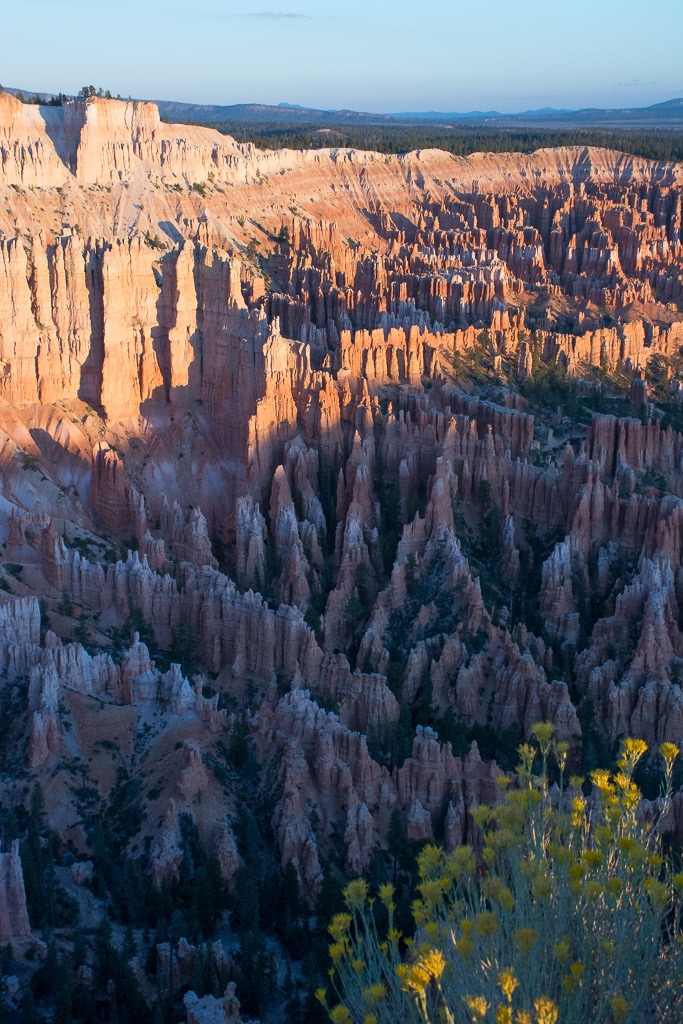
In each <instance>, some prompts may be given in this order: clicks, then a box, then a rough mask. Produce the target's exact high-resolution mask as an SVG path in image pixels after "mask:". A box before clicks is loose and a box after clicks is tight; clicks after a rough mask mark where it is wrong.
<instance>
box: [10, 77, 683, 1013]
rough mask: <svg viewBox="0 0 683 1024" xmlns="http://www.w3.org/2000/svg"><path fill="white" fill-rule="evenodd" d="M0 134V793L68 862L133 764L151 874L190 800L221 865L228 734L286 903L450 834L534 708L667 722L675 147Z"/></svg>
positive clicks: (628, 722) (13, 918)
mask: <svg viewBox="0 0 683 1024" xmlns="http://www.w3.org/2000/svg"><path fill="white" fill-rule="evenodd" d="M0 159H1V170H0V484H1V486H2V496H1V498H0V541H1V543H2V564H1V566H0V569H1V570H2V580H1V581H0V585H1V586H2V588H3V589H2V590H1V591H0V672H1V673H2V683H1V684H0V685H1V687H2V706H3V713H4V720H5V721H7V722H9V727H8V730H7V737H6V738H5V739H4V740H3V743H4V747H3V750H4V752H5V755H6V756H5V769H4V772H5V774H4V777H3V781H4V794H5V795H4V796H3V811H9V809H10V808H12V807H24V806H28V789H29V786H28V785H27V778H28V779H30V780H31V781H36V780H37V781H39V782H40V783H41V785H42V788H43V791H44V793H45V798H46V804H47V808H48V815H49V822H50V825H51V827H52V829H53V830H54V831H55V832H56V834H57V835H58V836H59V837H60V839H61V841H62V842H63V843H64V844H69V845H70V849H71V855H72V857H75V858H76V860H77V862H78V863H80V862H85V861H86V860H88V859H91V858H92V857H93V831H92V815H93V813H94V811H95V810H97V813H98V814H100V815H105V816H106V814H107V813H109V811H110V810H111V807H112V806H113V805H114V803H115V801H116V800H119V798H120V797H121V792H122V789H123V790H125V787H126V786H134V787H135V791H136V793H137V794H138V797H139V799H144V800H145V804H146V805H145V807H144V809H142V810H141V812H140V818H139V822H138V826H137V827H136V829H135V830H134V832H133V833H132V834H130V835H128V834H127V835H126V837H125V842H124V846H123V850H122V853H123V854H125V855H126V856H128V857H130V858H134V859H135V860H136V863H138V864H139V867H140V870H141V871H142V872H143V873H144V874H145V876H146V877H148V878H149V879H150V882H151V884H153V885H154V886H156V887H157V888H158V887H163V885H164V884H172V883H173V882H174V881H175V882H176V883H178V884H181V882H182V878H183V877H184V875H183V872H184V871H186V870H187V864H188V852H187V849H188V847H187V828H189V827H190V826H189V825H188V820H189V821H190V822H191V823H192V827H193V828H195V829H196V831H197V835H198V837H199V840H198V841H201V843H202V844H203V845H204V847H205V848H206V849H207V850H210V851H211V853H212V855H213V856H215V857H216V858H217V862H218V864H219V865H220V873H221V875H222V878H223V880H224V882H225V884H226V885H227V886H228V887H230V886H234V884H235V878H236V877H237V875H238V872H239V871H240V865H241V864H242V860H243V857H244V856H245V853H244V850H245V846H244V837H242V838H240V837H239V836H238V837H236V825H235V822H236V821H238V820H239V816H240V813H241V810H240V808H242V807H243V805H244V802H245V791H244V788H243V787H242V784H241V783H240V784H238V783H237V781H236V777H237V776H239V774H240V773H239V770H238V771H237V776H236V775H235V771H236V769H241V768H242V767H243V766H244V763H245V761H244V758H243V756H242V754H240V755H239V756H237V755H236V754H235V750H236V749H237V747H239V745H240V744H242V747H243V748H244V749H246V750H247V751H248V752H249V753H248V763H249V764H250V765H252V766H255V767H254V772H255V775H253V776H252V782H253V778H256V779H257V780H258V781H257V782H256V783H254V785H256V788H257V790H258V791H259V792H261V793H263V792H267V795H268V799H269V801H270V803H269V804H268V812H267V814H266V815H265V817H264V819H263V820H264V821H266V825H264V834H267V835H269V836H270V839H269V841H272V842H274V843H276V844H277V858H278V860H279V861H280V863H281V865H282V867H283V868H284V867H285V866H286V865H288V864H291V865H293V867H294V869H295V872H296V876H297V878H298V880H299V884H300V886H301V890H302V893H303V896H304V898H305V899H306V900H308V901H309V902H310V901H313V900H314V899H315V898H316V896H317V894H318V893H319V892H320V890H321V886H322V885H323V880H324V876H325V869H326V867H328V866H329V865H330V864H335V865H337V867H338V870H339V872H341V873H344V872H347V873H351V874H353V873H358V872H360V871H366V870H367V869H368V867H369V866H370V865H371V864H372V863H374V862H375V861H376V860H377V858H378V857H379V858H381V857H382V856H383V855H386V851H387V850H388V851H389V853H391V847H390V836H391V837H392V838H391V842H392V843H394V844H395V842H396V836H397V835H398V834H401V835H402V836H403V837H404V839H405V841H406V842H408V843H417V842H419V841H420V840H424V839H426V838H432V837H435V836H436V837H438V838H441V839H443V841H444V842H445V843H446V844H448V845H457V844H458V843H460V842H462V841H463V840H464V839H466V838H470V837H471V835H472V830H473V829H475V828H476V826H475V825H474V822H473V820H472V818H471V816H470V814H469V811H470V808H471V807H472V806H474V805H475V804H477V803H479V802H482V801H485V802H489V801H491V800H493V799H495V791H496V781H495V780H496V776H497V775H498V774H499V771H500V769H499V767H498V766H497V763H498V764H502V765H503V767H505V768H509V767H511V766H512V764H513V763H514V759H515V748H516V745H517V744H518V743H519V742H520V741H521V740H522V739H524V738H525V737H527V736H528V735H529V731H530V729H531V727H532V725H533V724H534V723H535V722H538V721H540V720H550V721H552V722H553V723H554V725H555V727H556V730H557V734H558V736H559V737H560V738H562V739H566V740H567V741H568V743H569V744H570V755H569V756H570V760H571V763H572V765H573V766H574V767H577V768H578V767H579V766H581V765H583V766H584V767H591V766H595V765H596V764H597V763H602V762H603V761H604V760H605V759H606V758H607V759H609V757H610V754H611V751H612V750H613V748H614V745H615V744H616V743H617V741H618V740H619V738H620V737H622V736H624V735H625V734H633V735H638V736H642V737H643V738H644V739H646V740H647V741H648V743H650V744H657V743H659V742H661V741H663V740H672V741H674V742H678V743H680V742H681V740H682V739H683V693H682V691H681V684H682V682H683V631H682V623H683V620H682V614H683V433H682V431H683V410H682V407H681V404H680V403H681V366H682V361H681V351H682V350H683V348H682V347H683V312H682V311H683V283H682V282H683V276H682V273H681V271H682V266H683V247H682V243H681V220H682V212H683V169H682V168H681V167H680V166H677V165H669V164H655V163H651V162H648V161H645V160H639V159H635V158H631V157H626V156H623V155H622V154H618V153H611V152H608V151H593V150H554V151H541V152H538V153H533V154H530V155H528V156H520V155H508V156H493V155H485V154H481V155H477V156H474V157H470V158H468V159H459V158H455V157H451V156H449V155H447V154H444V153H441V152H436V151H430V152H422V153H411V154H407V155H406V156H402V157H384V156H380V155H377V154H371V153H359V152H353V151H340V150H333V151H316V152H314V153H313V152H311V153H294V152H287V151H280V152H271V153H260V152H258V151H256V150H254V149H253V148H252V147H250V146H240V145H237V144H236V143H234V142H233V141H232V140H231V139H229V138H226V137H224V136H221V135H219V134H218V133H217V132H214V131H211V130H208V129H199V128H194V127H185V126H178V125H167V124H164V123H162V122H161V121H160V119H159V116H158V112H157V110H156V108H155V107H154V106H153V105H151V104H141V103H133V102H128V103H124V102H118V101H108V100H99V99H92V100H88V101H74V102H71V103H67V104H66V105H65V106H64V107H61V108H42V107H41V108H38V107H32V106H24V105H22V104H20V103H18V102H17V101H16V100H15V99H14V98H13V97H11V96H9V95H7V94H0ZM474 741H476V742H477V743H478V746H477V745H475V743H474ZM242 747H240V749H242ZM230 750H232V754H231V753H230ZM226 751H228V753H227V755H226ZM243 753H244V751H243ZM244 757H246V755H244ZM226 758H227V759H226ZM496 762H497V763H496ZM27 772H28V773H29V774H28V776H27V775H26V773H27ZM72 772H76V773H79V775H80V778H81V782H82V785H81V787H80V788H78V787H74V786H72V785H70V784H69V779H70V773H72ZM122 772H123V774H122ZM250 784H251V783H250ZM107 808H109V811H108V810H107ZM392 822H393V824H392ZM238 831H239V830H238ZM383 851H384V853H383ZM2 857H3V858H4V859H3V861H2V864H1V865H0V881H2V885H0V941H4V940H5V939H7V938H10V937H11V938H12V939H14V937H17V938H25V937H26V931H27V918H26V909H25V903H24V897H23V891H22V886H21V885H20V881H21V872H20V870H18V861H17V855H16V850H14V848H12V849H10V850H8V851H7V852H6V853H4V854H2ZM373 858H374V861H373ZM95 861H96V864H95V870H96V872H99V877H101V884H102V885H105V886H106V884H110V883H109V882H107V881H106V879H105V877H104V875H103V874H102V871H103V869H102V866H101V864H99V862H97V856H95ZM183 863H185V868H183ZM394 870H395V869H394ZM221 991H223V989H221ZM193 1012H194V1011H193Z"/></svg>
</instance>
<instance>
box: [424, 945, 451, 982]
mask: <svg viewBox="0 0 683 1024" xmlns="http://www.w3.org/2000/svg"><path fill="white" fill-rule="evenodd" d="M418 966H419V967H420V968H421V969H422V970H423V971H425V972H426V973H427V974H428V975H429V977H430V978H434V980H435V981H438V980H439V978H440V977H441V975H442V974H443V972H444V971H445V970H446V958H445V957H444V955H443V953H442V952H441V950H439V949H430V950H428V951H427V952H426V953H425V954H424V955H423V956H421V957H420V959H419V961H418Z"/></svg>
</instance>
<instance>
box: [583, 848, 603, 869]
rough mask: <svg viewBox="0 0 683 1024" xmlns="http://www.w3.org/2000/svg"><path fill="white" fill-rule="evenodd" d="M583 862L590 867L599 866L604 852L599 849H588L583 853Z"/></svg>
mask: <svg viewBox="0 0 683 1024" xmlns="http://www.w3.org/2000/svg"><path fill="white" fill-rule="evenodd" d="M583 862H584V864H585V865H586V867H588V868H591V869H594V868H599V867H600V865H601V864H602V854H601V853H600V851H599V850H586V852H585V853H584V855H583Z"/></svg>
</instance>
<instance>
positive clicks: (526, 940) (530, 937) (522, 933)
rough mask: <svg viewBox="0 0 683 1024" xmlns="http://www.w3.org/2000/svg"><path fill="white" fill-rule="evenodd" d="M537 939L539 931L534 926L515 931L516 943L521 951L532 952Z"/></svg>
mask: <svg viewBox="0 0 683 1024" xmlns="http://www.w3.org/2000/svg"><path fill="white" fill-rule="evenodd" d="M537 940H538V933H537V932H535V931H534V929H533V928H517V929H516V931H515V945H516V946H517V949H518V950H519V951H520V953H530V952H531V950H532V949H533V948H534V946H535V945H536V942H537Z"/></svg>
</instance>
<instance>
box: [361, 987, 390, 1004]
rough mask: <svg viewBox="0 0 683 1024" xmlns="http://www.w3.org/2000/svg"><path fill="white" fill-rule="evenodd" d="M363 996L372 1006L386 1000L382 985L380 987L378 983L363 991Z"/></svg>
mask: <svg viewBox="0 0 683 1024" xmlns="http://www.w3.org/2000/svg"><path fill="white" fill-rule="evenodd" d="M363 995H364V996H365V998H366V999H367V1001H368V1002H369V1003H370V1005H371V1006H374V1005H375V1003H381V1002H382V1001H383V1000H384V999H386V995H387V993H386V990H385V988H384V985H381V984H379V982H378V983H377V984H376V985H370V986H369V988H366V989H363Z"/></svg>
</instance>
